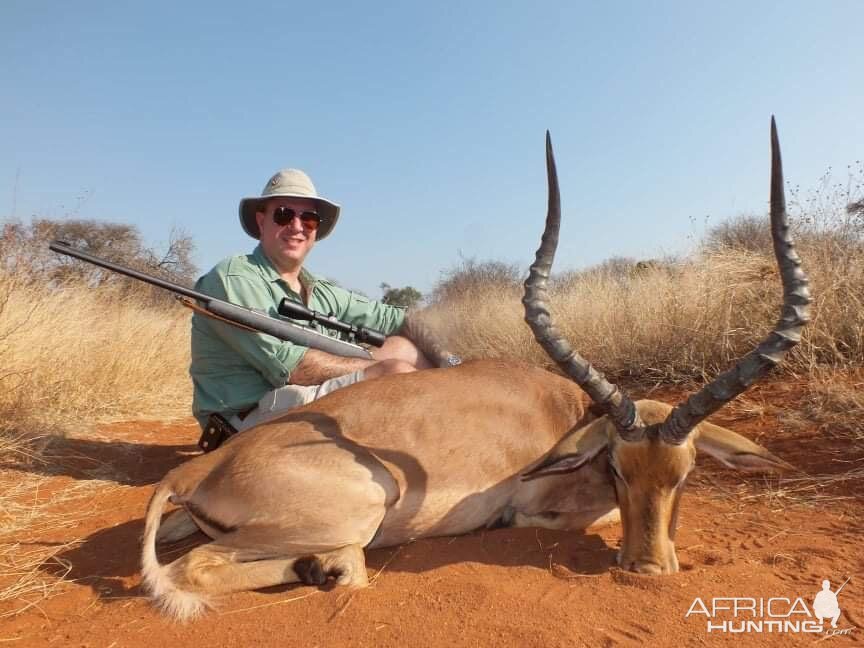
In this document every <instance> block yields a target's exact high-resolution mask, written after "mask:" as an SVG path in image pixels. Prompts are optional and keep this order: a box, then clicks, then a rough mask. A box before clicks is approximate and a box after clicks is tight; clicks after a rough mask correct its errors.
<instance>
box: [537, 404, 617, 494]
mask: <svg viewBox="0 0 864 648" xmlns="http://www.w3.org/2000/svg"><path fill="white" fill-rule="evenodd" d="M608 426H609V421H608V419H607V418H606V417H605V416H604V417H603V418H599V419H597V420H595V421H591V423H589V424H588V425H585V426H583V427H581V428H576V429H574V430H572V431H570V433H569V434H568V435H567V436H565V437H564V438H563V439H562V440H561V441H559V442H558V445H556V446H555V447H554V448H552V450H550V451H549V454H548V455H546V457H545V458H544V459H543V460H542V461H541V462H540V463H539V464H537V465H536V466H534V467H533V468H532V469H531V470H529V471H528V472H526V473H525V474H523V475H522V481H529V480H531V479H537V478H538V477H548V476H549V475H563V474H564V473H571V472H574V471H576V470H579V469H580V468H581V467H582V466H584V465H585V464H587V463H588V462H589V461H591V460H592V459H594V457H596V456H597V455H598V454H600V452H601V451H603V450H604V449H605V448H606V446H608V445H609V433H608Z"/></svg>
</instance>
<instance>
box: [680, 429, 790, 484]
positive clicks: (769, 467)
mask: <svg viewBox="0 0 864 648" xmlns="http://www.w3.org/2000/svg"><path fill="white" fill-rule="evenodd" d="M695 434H696V435H697V436H696V439H695V443H696V449H697V450H699V452H706V453H708V454H709V455H711V456H712V457H714V458H715V459H717V460H718V461H720V462H721V463H723V464H725V465H726V466H729V467H730V468H735V469H737V470H743V471H746V472H776V473H781V472H791V471H797V470H798V469H797V468H795V466H793V465H792V464H789V463H786V462H785V461H783V460H782V459H780V458H779V457H775V456H774V455H773V454H771V453H770V452H768V451H767V450H766V449H765V448H763V447H762V446H760V445H759V444H758V443H753V442H752V441H751V440H750V439H747V438H745V437H743V436H741V435H740V434H736V433H735V432H733V431H732V430H727V429H726V428H722V427H720V426H719V425H714V424H712V423H706V422H704V421H703V422H702V423H700V424H699V425H698V426H697V427H696V430H695Z"/></svg>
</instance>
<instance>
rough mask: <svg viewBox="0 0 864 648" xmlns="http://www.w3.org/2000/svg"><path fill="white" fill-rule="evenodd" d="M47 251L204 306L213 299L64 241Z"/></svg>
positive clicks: (53, 245)
mask: <svg viewBox="0 0 864 648" xmlns="http://www.w3.org/2000/svg"><path fill="white" fill-rule="evenodd" d="M48 249H49V250H52V251H53V252H59V253H60V254H65V255H67V256H71V257H75V258H76V259H81V260H82V261H86V262H87V263H92V264H93V265H97V266H99V267H101V268H106V269H108V270H111V271H112V272H116V273H118V274H122V275H126V276H127V277H132V278H133V279H138V281H143V282H145V283H149V284H152V285H153V286H158V287H159V288H164V289H165V290H170V291H172V292H176V293H179V294H181V295H183V296H184V297H191V298H192V299H195V300H197V301H199V302H202V303H204V304H207V303H209V302H210V301H211V300H212V299H213V297H210V296H209V295H205V294H204V293H200V292H198V291H197V290H191V289H190V288H186V287H185V286H181V285H179V284H175V283H171V282H170V281H166V280H165V279H160V278H159V277H154V276H153V275H148V274H146V273H144V272H139V271H138V270H133V269H132V268H127V267H125V266H121V265H117V264H116V263H111V262H110V261H106V260H105V259H101V258H99V257H97V256H93V255H92V254H88V253H87V252H84V251H82V250H79V249H77V248H74V247H72V245H71V244H69V243H67V242H66V241H51V243H50V244H49V245H48Z"/></svg>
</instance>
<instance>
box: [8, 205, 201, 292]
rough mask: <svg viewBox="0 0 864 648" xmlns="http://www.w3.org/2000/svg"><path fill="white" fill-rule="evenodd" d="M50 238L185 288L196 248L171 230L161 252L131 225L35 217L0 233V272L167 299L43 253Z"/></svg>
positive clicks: (137, 284)
mask: <svg viewBox="0 0 864 648" xmlns="http://www.w3.org/2000/svg"><path fill="white" fill-rule="evenodd" d="M54 239H59V240H61V241H66V242H67V243H70V244H71V245H73V246H75V247H76V248H78V249H81V250H83V251H85V252H89V253H90V254H93V255H95V256H99V257H102V258H103V259H106V260H108V261H112V262H114V263H117V264H120V265H124V266H127V267H130V268H134V269H136V270H140V271H142V272H146V273H148V274H152V275H156V276H158V277H161V278H162V279H167V280H168V281H172V282H174V283H179V284H182V285H186V286H189V285H191V284H193V283H194V281H195V278H196V276H197V274H198V269H197V267H196V266H195V264H194V262H193V261H192V253H193V252H194V250H195V244H194V242H193V241H192V237H191V236H190V235H188V234H186V233H184V232H182V231H179V230H174V231H172V232H171V234H170V237H169V241H168V246H167V248H166V249H165V250H164V252H163V251H159V250H156V249H154V248H151V247H148V246H147V245H145V243H144V241H143V238H142V236H141V232H139V231H138V228H137V227H135V226H134V225H128V224H123V223H112V222H102V221H94V220H85V219H74V220H53V219H47V218H34V219H33V220H32V221H31V222H30V223H23V222H21V221H18V220H10V221H6V222H5V223H3V225H2V229H0V271H5V272H9V273H15V274H17V275H18V276H19V277H21V278H23V279H24V280H26V281H29V282H33V283H39V284H41V285H42V286H45V287H51V286H60V285H62V284H65V283H68V282H73V283H83V284H85V285H87V286H89V287H92V288H103V287H113V288H117V289H119V290H121V292H125V291H133V292H139V293H141V292H146V291H149V294H151V295H152V296H153V298H154V299H155V300H157V301H163V300H164V299H170V296H169V295H167V293H165V294H163V293H164V292H165V291H162V290H159V289H156V288H151V287H149V286H146V284H142V283H141V282H138V281H135V280H132V279H128V278H126V277H123V276H121V275H119V274H117V273H114V272H111V271H109V270H104V269H102V268H99V267H98V266H94V265H90V264H87V263H84V262H82V261H78V260H77V259H72V258H70V257H67V256H63V255H60V254H56V253H54V252H51V251H50V250H49V249H48V243H50V242H51V241H52V240H54Z"/></svg>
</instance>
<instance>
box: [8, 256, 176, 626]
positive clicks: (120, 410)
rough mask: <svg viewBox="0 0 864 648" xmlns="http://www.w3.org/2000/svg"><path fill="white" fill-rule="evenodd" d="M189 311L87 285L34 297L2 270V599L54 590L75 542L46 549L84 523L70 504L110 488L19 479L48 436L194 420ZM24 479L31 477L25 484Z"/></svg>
mask: <svg viewBox="0 0 864 648" xmlns="http://www.w3.org/2000/svg"><path fill="white" fill-rule="evenodd" d="M188 317H189V316H188V313H187V312H186V311H185V309H182V308H181V307H179V306H177V307H175V308H171V309H165V308H161V309H156V310H154V309H153V308H152V306H151V307H147V306H146V305H145V301H144V300H143V299H136V298H135V297H134V296H129V295H128V294H127V295H126V296H123V297H119V296H118V295H117V294H113V293H112V291H94V290H90V289H88V288H87V287H86V286H81V285H77V286H76V285H68V286H63V287H59V288H55V289H47V288H42V289H36V288H35V287H34V286H33V285H28V282H27V281H26V278H25V277H22V276H15V275H14V274H11V275H10V274H8V273H6V274H0V367H2V369H0V465H2V466H5V467H6V468H4V469H0V602H5V601H10V600H12V599H15V600H16V601H17V602H18V604H17V605H14V606H13V607H12V608H11V609H12V612H20V611H21V610H22V609H25V608H26V607H29V606H31V605H38V602H39V601H40V600H42V599H43V598H44V597H46V596H48V595H50V594H51V593H52V592H54V591H56V587H57V586H58V583H60V582H61V576H60V575H52V574H51V573H48V570H46V569H45V566H46V565H47V564H51V563H57V564H56V565H55V566H56V569H53V570H51V572H53V573H55V574H62V564H60V563H59V562H58V561H59V558H58V557H57V556H58V554H59V553H61V552H62V551H63V550H64V549H66V548H68V547H69V546H70V545H69V544H68V543H65V542H64V543H61V544H60V545H58V546H52V545H47V544H43V543H42V542H40V539H42V541H44V538H45V537H46V536H48V535H51V534H53V533H54V532H56V530H58V529H67V530H70V529H72V528H74V527H75V525H76V524H77V520H78V519H80V518H81V517H82V516H85V515H87V514H88V513H87V512H84V511H81V510H78V511H76V507H75V506H69V504H70V503H71V502H72V501H73V500H75V499H78V498H83V497H85V496H89V495H91V494H92V489H94V488H100V489H104V488H105V487H106V484H105V483H100V482H97V481H91V482H78V483H73V484H72V485H70V486H68V487H66V488H64V489H63V490H62V491H58V492H56V493H52V494H51V495H50V496H49V497H47V498H46V497H42V496H41V495H40V488H42V487H43V485H44V483H45V481H46V478H45V477H44V476H41V475H36V474H33V473H28V472H26V471H24V472H22V471H21V470H20V468H22V467H24V468H26V467H27V466H28V465H32V464H35V463H38V462H40V461H43V458H42V456H41V449H42V447H43V445H44V443H45V442H46V441H47V439H48V438H49V437H50V436H51V435H57V434H60V435H63V434H65V433H67V432H69V431H72V430H80V429H81V428H85V429H86V428H88V427H90V426H92V425H93V424H94V423H96V422H104V421H107V420H111V419H118V418H141V417H159V418H171V417H174V416H185V415H188V413H189V409H190V401H191V386H190V384H189V378H188V376H187V373H186V372H187V368H188V362H189V360H188V358H189V339H188V335H189V320H188ZM22 475H24V477H22Z"/></svg>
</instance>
